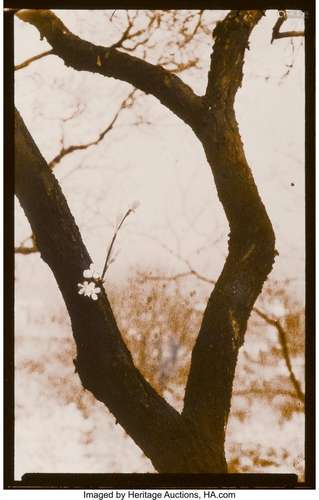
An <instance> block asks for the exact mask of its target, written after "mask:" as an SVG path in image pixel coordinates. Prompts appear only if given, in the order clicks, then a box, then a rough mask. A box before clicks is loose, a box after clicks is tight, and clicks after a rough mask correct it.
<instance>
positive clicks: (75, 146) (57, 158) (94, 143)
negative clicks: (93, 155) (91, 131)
mask: <svg viewBox="0 0 319 500" xmlns="http://www.w3.org/2000/svg"><path fill="white" fill-rule="evenodd" d="M135 92H136V89H134V90H133V91H132V92H130V93H129V95H128V96H127V97H126V98H125V99H124V100H123V101H122V103H121V104H120V107H119V109H118V110H117V112H116V113H115V115H114V117H113V119H112V120H111V122H110V123H109V125H107V127H106V128H105V129H104V130H102V132H100V134H99V135H98V136H97V138H96V139H95V140H93V141H90V142H87V143H85V144H73V145H71V146H68V147H66V148H65V147H62V149H61V150H60V151H59V153H58V154H57V155H56V156H55V157H54V158H53V159H52V160H51V161H50V162H49V164H48V165H49V167H50V168H51V169H52V168H54V167H55V166H56V165H57V164H58V163H60V161H61V160H62V159H63V158H64V157H65V156H68V155H70V154H71V153H74V152H75V151H83V150H85V149H88V148H90V147H91V146H97V145H98V144H99V143H100V142H101V141H102V140H103V139H104V137H105V136H106V134H108V133H109V132H110V131H111V130H112V129H113V127H114V125H115V123H116V121H117V119H118V118H119V116H120V114H121V111H122V110H123V109H125V108H128V107H129V106H131V105H132V98H133V96H134V94H135Z"/></svg>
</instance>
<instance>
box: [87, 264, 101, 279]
mask: <svg viewBox="0 0 319 500" xmlns="http://www.w3.org/2000/svg"><path fill="white" fill-rule="evenodd" d="M83 277H84V278H94V279H97V278H99V277H100V275H99V273H98V272H97V271H95V269H94V267H93V264H90V267H89V269H86V270H85V271H83Z"/></svg>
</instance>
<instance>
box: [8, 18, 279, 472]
mask: <svg viewBox="0 0 319 500" xmlns="http://www.w3.org/2000/svg"><path fill="white" fill-rule="evenodd" d="M262 14H263V13H262V12H261V11H239V12H231V13H230V14H228V15H227V16H226V18H225V19H224V20H223V21H222V22H220V23H219V24H218V25H217V26H216V28H215V30H214V38H215V43H214V51H213V54H212V58H211V68H210V72H209V75H208V85H207V89H206V93H205V95H204V96H203V97H199V96H197V95H196V94H194V93H193V91H192V90H191V89H190V87H188V86H187V85H186V84H184V83H183V82H182V81H181V80H180V79H179V78H178V77H176V76H174V75H172V74H171V73H169V72H168V71H166V70H164V69H163V68H161V67H159V66H153V65H151V64H149V63H146V62H145V61H143V60H140V59H136V58H133V57H132V56H129V55H127V54H125V53H124V52H120V51H118V50H117V49H116V48H115V47H111V48H108V49H105V48H103V47H100V46H94V45H93V44H90V43H88V42H85V41H83V40H81V39H79V38H78V37H76V36H75V35H73V34H72V33H71V32H69V30H68V29H67V28H66V27H65V26H64V25H63V24H62V23H61V21H60V20H59V19H58V18H57V17H56V16H55V15H54V14H52V13H50V12H49V11H21V12H18V16H19V17H20V18H21V19H22V20H24V21H28V22H31V23H32V24H34V25H35V26H36V27H37V28H38V29H39V31H40V33H41V35H42V36H45V37H46V38H47V40H48V41H49V43H50V44H51V45H52V47H53V51H54V53H55V54H56V55H58V56H59V57H61V58H62V59H63V60H64V62H65V64H67V65H69V66H72V67H73V68H75V69H78V70H88V71H92V72H97V73H100V74H102V75H104V76H113V77H115V78H119V79H123V80H126V81H129V82H130V83H132V84H133V85H134V86H136V87H138V88H140V89H141V90H143V91H145V92H148V93H152V94H153V95H155V97H157V98H158V99H159V100H160V101H161V102H162V103H163V104H164V105H165V106H167V107H168V108H169V109H170V110H171V111H173V112H174V113H175V114H176V115H177V116H178V117H179V118H181V119H182V120H183V121H185V122H186V123H187V124H188V125H189V126H190V127H191V128H192V130H193V131H194V133H195V134H196V136H197V137H198V138H199V140H200V142H201V143H202V145H203V147H204V150H205V154H206V157H207V160H208V162H209V164H210V166H211V169H212V172H213V175H214V178H215V183H216V186H217V190H218V195H219V198H220V200H221V202H222V204H223V207H224V210H225V213H226V215H227V218H228V222H229V225H230V239H229V253H228V256H227V259H226V262H225V266H224V269H223V271H222V273H221V275H220V278H219V279H218V280H217V283H216V285H215V287H214V290H213V292H212V294H211V297H210V299H209V301H208V305H207V308H206V311H205V314H204V318H203V322H202V326H201V328H200V333H199V336H198V338H197V341H196V343H195V347H194V349H193V355H192V362H191V368H190V375H189V378H188V382H187V386H186V394H185V401H184V409H183V412H182V414H181V415H180V414H178V413H177V412H176V411H175V410H174V409H173V408H172V407H171V406H169V405H168V404H167V403H166V402H165V400H163V399H162V398H161V397H160V396H159V395H158V394H157V393H156V392H155V391H154V390H153V389H152V387H151V386H150V385H149V384H148V383H147V382H146V381H145V379H144V378H143V377H142V376H141V374H140V373H139V372H138V370H137V369H136V368H135V367H134V365H133V363H132V358H131V356H130V353H129V352H128V350H127V348H126V346H125V344H124V343H123V341H122V339H121V335H120V333H119V330H118V328H117V325H116V322H115V319H114V317H113V314H112V311H111V308H110V306H109V303H108V300H107V297H106V294H105V293H104V291H103V292H102V294H101V298H100V299H99V300H98V301H97V303H96V304H95V303H93V302H90V301H89V300H87V299H86V298H83V297H80V296H78V294H77V286H76V285H77V283H78V282H79V281H80V280H81V276H82V272H83V270H84V269H86V268H87V267H88V266H89V264H90V258H89V256H88V254H87V251H86V250H85V247H84V245H83V243H82V240H81V236H80V234H79V232H78V229H77V227H76V226H75V223H74V220H73V218H72V216H71V214H70V212H69V210H68V207H67V205H66V202H65V199H64V197H63V195H62V192H61V190H60V188H59V185H58V183H57V182H56V180H55V178H54V177H53V175H52V173H51V172H50V171H49V169H48V167H47V165H46V163H45V160H44V159H43V158H42V157H41V154H40V152H39V151H38V149H37V148H36V146H35V144H34V142H33V140H32V138H31V137H30V135H29V134H28V132H27V130H26V128H25V126H24V124H23V122H22V120H21V118H20V117H19V116H17V119H16V145H17V148H16V149H17V155H16V169H17V179H16V192H17V195H18V197H19V200H20V203H21V205H22V206H23V208H24V210H25V212H26V214H27V216H28V218H29V221H30V223H31V226H32V229H33V233H34V235H35V238H36V242H37V246H38V248H39V250H40V252H41V255H42V257H43V259H44V260H45V261H46V262H47V263H48V264H49V266H50V267H51V269H52V271H53V273H54V275H55V277H56V279H57V282H58V285H59V288H60V290H61V292H62V294H63V297H64V299H65V302H66V305H67V307H68V311H69V314H70V317H71V321H72V328H73V333H74V337H75V340H76V343H77V348H78V354H77V361H76V367H77V370H78V372H79V375H80V378H81V380H82V383H83V385H84V387H86V388H88V389H89V390H91V391H92V393H93V394H94V395H95V397H96V398H97V399H99V400H101V401H102V402H104V403H105V404H106V405H107V406H108V408H110V410H111V411H112V413H113V414H114V415H115V416H116V418H117V420H118V421H119V423H120V424H121V425H122V426H123V427H124V428H125V429H126V431H127V432H128V434H130V435H131V436H132V437H133V439H134V440H135V442H136V443H137V444H138V445H139V446H140V447H141V448H142V449H143V451H144V452H145V454H146V455H147V456H148V457H150V458H151V460H152V462H153V464H154V466H155V468H156V469H157V470H158V471H160V472H164V471H168V472H178V471H182V472H207V471H215V472H216V471H225V470H226V461H225V455H224V439H225V427H226V424H227V419H228V414H229V409H230V399H231V394H232V383H233V377H234V370H235V366H236V361H237V355H238V350H239V347H240V346H241V345H242V343H243V338H244V333H245V330H246V326H247V320H248V318H249V315H250V312H251V310H252V307H253V305H254V302H255V300H256V298H257V296H258V295H259V293H260V291H261V288H262V285H263V283H264V281H265V279H266V278H267V275H268V274H269V272H270V270H271V267H272V264H273V259H274V252H275V250H274V235H273V230H272V227H271V224H270V221H269V219H268V216H267V214H266V211H265V208H264V206H263V203H262V202H261V200H260V197H259V194H258V191H257V188H256V186H255V183H254V181H253V177H252V174H251V171H250V169H249V167H248V164H247V162H246V159H245V155H244V152H243V148H242V143H241V139H240V135H239V131H238V127H237V123H236V119H235V114H234V98H235V95H236V92H237V89H238V87H239V86H240V85H241V80H242V66H243V61H244V53H245V49H246V47H247V44H248V40H249V37H250V33H251V31H252V29H253V28H254V26H255V25H256V24H257V22H258V21H259V20H260V18H261V17H262ZM30 178H32V179H33V181H32V184H31V183H30ZM48 220H49V221H50V224H49V225H48ZM248 271H249V272H248ZM93 360H94V361H93ZM141 424H143V427H141ZM163 436H164V437H165V438H164V439H163ZM177 443H178V446H176V444H177ZM177 450H178V451H177ZM190 450H191V451H192V453H191V455H190V454H189V451H190Z"/></svg>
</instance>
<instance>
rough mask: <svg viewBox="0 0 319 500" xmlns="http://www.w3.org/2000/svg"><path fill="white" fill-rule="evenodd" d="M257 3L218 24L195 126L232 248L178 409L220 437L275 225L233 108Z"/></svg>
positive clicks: (270, 252) (211, 300) (269, 265)
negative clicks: (199, 121) (198, 126)
mask: <svg viewBox="0 0 319 500" xmlns="http://www.w3.org/2000/svg"><path fill="white" fill-rule="evenodd" d="M262 16H263V12H262V11H231V12H230V13H229V14H228V15H227V16H226V18H225V19H224V20H223V21H221V22H219V23H218V24H217V25H216V28H215V30H214V33H213V37H214V39H215V44H214V50H213V53H212V56H211V66H210V71H209V74H208V84H207V89H206V94H205V103H206V106H207V108H206V109H207V112H206V113H205V116H203V123H202V129H201V130H200V131H199V132H197V135H198V137H199V139H200V140H201V142H202V144H203V147H204V150H205V153H206V157H207V160H208V162H209V164H210V166H211V169H212V172H213V175H214V179H215V183H216V187H217V192H218V196H219V199H220V201H221V203H222V205H223V208H224V210H225V213H226V216H227V219H228V222H229V226H230V234H229V243H228V248H229V253H228V256H227V259H226V262H225V265H224V268H223V270H222V273H221V275H220V277H219V278H218V280H217V282H216V285H215V287H214V290H213V292H212V294H211V296H210V298H209V301H208V304H207V307H206V310H205V313H204V316H203V321H202V325H201V329H200V332H199V335H198V338H197V341H196V343H195V346H194V349H193V352H192V360H191V367H190V373H189V378H188V381H187V385H186V391H185V399H184V410H183V415H185V416H189V418H192V419H193V420H194V421H196V422H197V424H198V425H199V426H200V427H201V428H202V429H205V435H207V436H210V439H211V440H213V441H217V442H222V443H223V442H224V439H225V429H226V425H227V420H228V415H229V410H230V401H231V394H232V385H233V378H234V373H235V367H236V363H237V355H238V350H239V348H240V346H241V345H242V344H243V341H244V334H245V331H246V329H247V321H248V318H249V315H250V313H251V310H252V308H253V306H254V302H255V300H256V298H257V297H258V295H259V293H260V292H261V289H262V286H263V284H264V282H265V280H266V278H267V276H268V274H269V273H270V271H271V269H272V266H273V261H274V255H275V251H274V241H275V238H274V232H273V229H272V225H271V222H270V220H269V218H268V215H267V212H266V210H265V207H264V205H263V203H262V201H261V199H260V196H259V193H258V190H257V187H256V185H255V182H254V179H253V176H252V173H251V170H250V168H249V166H248V164H247V160H246V158H245V154H244V150H243V145H242V141H241V137H240V134H239V130H238V125H237V121H236V117H235V111H234V99H235V95H236V93H237V90H238V88H239V87H240V86H241V83H242V76H243V73H242V69H243V63H244V54H245V50H246V48H247V46H248V41H249V37H250V34H251V31H252V30H253V28H254V27H255V25H256V24H257V23H258V21H259V20H260V19H261V17H262Z"/></svg>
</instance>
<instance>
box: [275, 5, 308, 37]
mask: <svg viewBox="0 0 319 500" xmlns="http://www.w3.org/2000/svg"><path fill="white" fill-rule="evenodd" d="M287 17H288V16H287V12H286V11H285V10H283V11H280V14H279V17H278V19H277V21H276V23H275V25H274V27H273V29H272V38H271V42H270V43H273V41H274V40H278V39H280V38H290V37H296V36H305V32H304V31H280V28H281V26H282V25H283V23H284V22H285V21H286V20H287Z"/></svg>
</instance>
